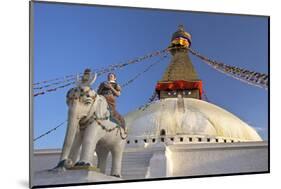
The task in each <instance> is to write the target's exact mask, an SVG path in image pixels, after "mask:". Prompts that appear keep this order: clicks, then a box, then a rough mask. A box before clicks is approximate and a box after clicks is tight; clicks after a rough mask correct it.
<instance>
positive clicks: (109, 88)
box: [97, 73, 125, 129]
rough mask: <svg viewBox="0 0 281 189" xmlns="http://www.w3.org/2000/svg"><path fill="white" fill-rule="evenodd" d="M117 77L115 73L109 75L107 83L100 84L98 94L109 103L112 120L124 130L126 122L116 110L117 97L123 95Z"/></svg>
mask: <svg viewBox="0 0 281 189" xmlns="http://www.w3.org/2000/svg"><path fill="white" fill-rule="evenodd" d="M116 79H117V78H116V75H115V74H114V73H109V74H108V76H107V81H104V82H102V83H101V84H100V86H99V88H98V91H97V93H98V94H100V95H103V96H104V97H105V99H106V101H107V103H108V106H109V110H110V114H111V119H113V120H112V121H113V122H116V123H117V124H118V125H120V126H121V127H122V128H123V129H125V120H124V118H123V117H122V116H121V115H120V114H119V113H118V112H117V110H116V97H118V96H120V94H121V87H120V85H118V83H117V82H116Z"/></svg>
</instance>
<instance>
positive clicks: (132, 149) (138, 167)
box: [33, 142, 268, 179]
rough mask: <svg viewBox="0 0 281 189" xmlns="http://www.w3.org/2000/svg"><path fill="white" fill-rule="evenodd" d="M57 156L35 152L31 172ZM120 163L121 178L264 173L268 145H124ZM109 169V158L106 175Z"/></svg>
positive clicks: (51, 163) (49, 165)
mask: <svg viewBox="0 0 281 189" xmlns="http://www.w3.org/2000/svg"><path fill="white" fill-rule="evenodd" d="M59 155H60V150H39V151H36V152H35V153H34V158H33V159H34V161H33V167H34V171H39V170H46V169H50V168H53V167H54V166H55V165H56V164H57V162H58V159H59ZM94 162H95V161H94ZM122 164H123V165H122V175H123V179H143V178H157V177H165V176H193V175H211V174H227V173H241V172H261V171H267V170H268V146H267V142H234V143H185V144H183V143H180V144H172V145H169V143H168V144H165V143H157V144H155V145H149V146H146V147H145V148H143V147H136V146H133V145H132V146H131V145H128V146H127V147H126V149H125V152H124V157H123V162H122ZM110 167H111V157H109V158H108V166H107V173H109V172H110V171H109V170H110Z"/></svg>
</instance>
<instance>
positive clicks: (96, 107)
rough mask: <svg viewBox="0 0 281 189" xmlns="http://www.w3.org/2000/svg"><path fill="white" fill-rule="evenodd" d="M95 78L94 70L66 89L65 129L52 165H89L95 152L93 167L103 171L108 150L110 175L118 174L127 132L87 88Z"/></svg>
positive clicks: (63, 167) (101, 99)
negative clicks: (62, 141)
mask: <svg viewBox="0 0 281 189" xmlns="http://www.w3.org/2000/svg"><path fill="white" fill-rule="evenodd" d="M85 72H86V71H85ZM84 75H85V73H84ZM95 79H96V74H95V75H94V77H93V78H91V79H88V81H87V82H85V81H84V82H82V81H80V80H78V82H77V87H75V88H72V89H70V90H69V91H68V93H67V105H68V108H69V109H68V124H67V132H66V135H65V139H64V144H63V149H62V154H61V157H60V161H59V163H58V165H57V166H56V167H55V169H65V168H70V167H73V166H79V167H81V166H82V167H83V166H93V165H92V163H91V162H92V161H93V158H94V152H96V153H97V157H98V165H97V167H98V168H99V169H100V171H101V172H102V173H105V169H106V160H107V156H108V154H109V152H111V155H112V167H111V175H112V176H116V177H121V166H122V156H123V151H124V146H125V141H126V140H125V139H126V137H127V132H126V131H125V130H124V129H123V128H121V127H120V126H118V125H117V124H116V123H114V122H112V121H110V112H109V109H108V104H107V101H106V99H105V98H104V97H103V96H102V95H98V94H97V93H96V92H95V91H93V90H91V88H90V85H91V84H92V83H93V82H94V81H95ZM78 158H79V159H78Z"/></svg>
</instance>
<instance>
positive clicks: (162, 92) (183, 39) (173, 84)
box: [156, 25, 202, 99]
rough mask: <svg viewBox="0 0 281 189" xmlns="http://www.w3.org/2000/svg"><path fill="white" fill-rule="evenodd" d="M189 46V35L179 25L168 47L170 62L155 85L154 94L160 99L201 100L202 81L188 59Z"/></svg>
mask: <svg viewBox="0 0 281 189" xmlns="http://www.w3.org/2000/svg"><path fill="white" fill-rule="evenodd" d="M190 45H191V35H190V34H189V33H188V32H186V31H185V30H184V27H183V25H179V27H178V30H177V31H176V32H175V33H174V34H173V35H172V38H171V44H170V46H169V48H170V53H171V55H172V59H171V62H170V64H169V66H168V68H167V69H166V71H165V73H164V75H163V77H162V79H161V80H160V81H158V82H157V85H156V92H157V94H158V96H159V98H160V99H163V98H177V97H179V96H180V97H183V98H196V99H201V96H202V81H201V80H200V79H199V77H198V74H197V72H196V70H195V68H194V66H193V65H192V62H191V60H190V58H189V55H188V48H189V47H190Z"/></svg>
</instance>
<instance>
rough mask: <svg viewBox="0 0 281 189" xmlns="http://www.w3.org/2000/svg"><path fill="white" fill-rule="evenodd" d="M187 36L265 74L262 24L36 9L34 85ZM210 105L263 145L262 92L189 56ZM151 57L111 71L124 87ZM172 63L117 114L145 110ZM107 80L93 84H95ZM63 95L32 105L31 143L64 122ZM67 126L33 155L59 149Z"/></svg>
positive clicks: (137, 85)
mask: <svg viewBox="0 0 281 189" xmlns="http://www.w3.org/2000/svg"><path fill="white" fill-rule="evenodd" d="M179 24H183V25H184V26H185V29H186V30H187V31H188V32H190V33H191V35H192V48H193V49H195V50H197V51H199V52H200V53H202V54H204V55H206V56H208V57H209V58H211V59H215V60H217V61H221V62H224V63H226V64H229V65H233V66H238V67H241V68H245V69H249V70H254V71H258V72H263V73H267V72H268V30H267V28H268V20H267V18H266V17H256V16H239V15H223V14H207V13H195V12H182V11H181V12H179V11H164V10H153V9H135V8H130V9H128V8H118V7H95V6H81V5H75V6H74V5H66V4H49V3H35V6H34V82H38V81H42V80H46V79H52V78H56V77H60V76H65V75H69V74H75V73H81V72H83V70H84V69H85V68H92V69H99V68H101V67H106V66H108V65H110V64H117V63H121V62H124V61H126V60H130V59H133V58H135V57H139V56H142V55H146V54H148V53H150V52H153V51H156V50H161V49H164V48H166V47H167V46H168V45H169V42H170V38H171V35H172V33H173V32H174V31H176V30H177V26H178V25H179ZM190 58H191V59H192V62H193V64H194V66H195V68H196V70H197V72H198V74H199V76H200V78H201V79H202V81H203V88H204V90H205V91H206V93H207V96H208V98H209V100H210V102H212V103H214V104H216V105H218V106H220V107H222V108H224V109H226V110H228V111H230V112H232V113H233V114H235V115H237V116H238V117H239V118H240V119H242V120H243V121H245V122H247V123H248V124H250V125H252V126H253V127H255V128H256V129H257V131H258V132H259V133H260V134H261V136H262V137H263V138H264V139H265V140H267V135H268V133H267V130H268V91H266V90H264V89H261V88H257V87H253V86H250V85H247V84H245V83H242V82H240V81H237V80H235V79H233V78H231V77H228V76H226V75H224V74H222V73H219V72H217V71H215V70H213V69H212V68H211V67H209V66H207V65H206V64H204V63H202V62H201V61H200V60H199V59H198V58H196V57H194V56H192V55H190ZM157 60H158V58H153V59H150V60H147V61H144V62H142V63H138V64H135V65H130V66H127V67H126V68H124V69H122V70H118V71H116V74H117V76H118V82H119V83H121V84H122V83H124V82H126V81H128V80H129V79H131V78H132V77H134V76H135V75H136V74H137V73H138V72H139V71H141V70H144V69H145V68H146V67H147V66H148V65H149V64H150V63H153V62H155V61H157ZM169 60H170V57H168V59H165V60H164V61H162V62H161V63H159V64H157V65H156V66H154V67H153V68H152V69H151V70H150V71H149V72H147V73H146V74H145V75H143V76H141V77H140V78H139V79H138V80H136V81H135V82H134V83H133V84H131V85H129V86H128V87H126V88H124V89H123V91H122V95H121V96H120V97H119V98H118V110H119V111H120V112H121V113H122V114H126V113H127V112H129V111H132V110H134V109H135V108H137V107H139V106H140V105H143V104H144V103H145V102H147V100H148V98H149V97H150V96H151V94H152V93H153V91H154V87H155V85H156V82H157V80H160V78H161V76H162V74H163V73H164V71H165V69H166V67H167V65H168V63H169ZM105 79H106V75H104V76H101V77H99V78H98V80H97V82H96V83H95V84H94V85H93V88H94V89H95V88H96V87H97V86H98V84H99V83H100V82H101V81H103V80H105ZM68 89H69V88H64V89H61V90H58V91H57V92H54V93H48V94H46V95H42V96H38V97H36V98H34V135H35V137H37V136H39V135H40V134H42V133H44V132H46V131H48V130H49V129H51V128H53V127H55V126H56V125H58V124H59V123H61V122H62V121H64V120H66V119H67V117H66V116H67V106H66V102H65V95H66V92H67V90H68ZM65 129H66V126H65V125H64V126H62V127H60V128H59V129H58V130H57V131H55V132H53V133H51V134H49V135H48V136H46V137H43V138H41V139H39V140H38V141H36V142H35V144H34V147H35V148H60V147H61V146H62V143H63V139H64V133H65Z"/></svg>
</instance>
